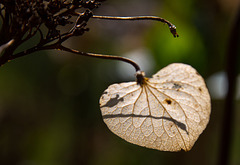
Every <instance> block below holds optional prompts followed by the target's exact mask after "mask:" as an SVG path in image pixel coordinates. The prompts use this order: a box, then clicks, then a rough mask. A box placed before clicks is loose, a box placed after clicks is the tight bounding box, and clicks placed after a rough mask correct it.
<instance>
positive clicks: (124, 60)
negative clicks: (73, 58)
mask: <svg viewBox="0 0 240 165" xmlns="http://www.w3.org/2000/svg"><path fill="white" fill-rule="evenodd" d="M53 48H54V49H57V50H62V51H66V52H70V53H74V54H78V55H81V56H88V57H95V58H101V59H110V60H118V61H123V62H126V63H129V64H131V65H132V66H133V67H134V68H135V70H136V72H138V71H141V69H140V67H139V65H138V64H137V63H136V62H134V61H132V60H130V59H129V58H126V57H121V56H112V55H103V54H95V53H85V52H80V51H78V50H75V49H70V48H67V47H65V46H62V45H58V46H57V47H53ZM46 49H52V48H51V47H49V48H46Z"/></svg>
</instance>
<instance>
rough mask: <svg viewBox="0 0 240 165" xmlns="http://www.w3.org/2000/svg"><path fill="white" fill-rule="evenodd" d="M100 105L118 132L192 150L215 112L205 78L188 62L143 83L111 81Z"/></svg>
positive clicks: (153, 144)
mask: <svg viewBox="0 0 240 165" xmlns="http://www.w3.org/2000/svg"><path fill="white" fill-rule="evenodd" d="M100 108H101V112H102V116H103V119H104V122H105V123H106V124H107V126H108V128H109V129H110V130H111V131H112V132H113V133H115V134H117V135H118V136H120V137H121V138H123V139H125V140H126V141H128V142H130V143H134V144H137V145H140V146H144V147H147V148H153V149H158V150H162V151H179V150H181V149H183V150H185V151H189V150H190V149H191V148H192V146H193V145H194V143H195V142H196V140H197V139H198V137H199V135H200V134H201V133H202V131H203V130H204V129H205V128H206V126H207V123H208V121H209V117H210V111H211V106H210V96H209V93H208V90H207V88H206V85H205V82H204V80H203V78H202V77H201V76H200V75H199V74H198V73H197V71H196V70H195V69H194V68H192V67H191V66H189V65H185V64H171V65H169V66H167V67H165V68H163V69H162V70H160V71H159V72H158V73H157V74H155V75H153V78H149V79H148V78H144V80H143V82H142V84H139V83H137V82H127V83H121V84H113V85H111V86H109V87H108V89H106V90H105V92H104V93H103V95H102V96H101V98H100Z"/></svg>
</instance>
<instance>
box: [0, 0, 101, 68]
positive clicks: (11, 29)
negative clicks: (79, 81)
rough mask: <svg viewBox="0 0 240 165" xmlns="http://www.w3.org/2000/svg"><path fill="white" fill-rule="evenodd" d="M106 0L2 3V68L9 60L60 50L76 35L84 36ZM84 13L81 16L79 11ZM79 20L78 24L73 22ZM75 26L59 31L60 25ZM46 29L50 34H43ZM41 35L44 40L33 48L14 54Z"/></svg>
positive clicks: (15, 0)
mask: <svg viewBox="0 0 240 165" xmlns="http://www.w3.org/2000/svg"><path fill="white" fill-rule="evenodd" d="M102 1H103V0H36V1H26V0H5V1H0V17H1V30H0V36H1V40H0V66H1V65H3V64H4V63H6V62H7V61H9V60H12V59H15V58H17V57H21V56H24V55H27V54H30V53H33V52H35V51H39V50H45V49H50V48H51V49H53V48H54V49H56V48H57V45H61V43H62V42H64V41H66V40H67V39H69V38H70V37H72V36H79V35H82V34H83V33H84V32H85V31H88V28H86V25H87V22H88V20H89V18H90V17H91V16H92V10H93V9H95V8H97V7H99V5H100V3H101V2H102ZM79 9H80V10H81V13H78V12H77V10H79ZM73 17H75V19H74V20H75V22H72V21H71V20H70V19H71V18H73ZM67 24H73V26H72V28H71V29H70V30H69V31H68V32H61V31H60V30H58V27H59V26H65V25H67ZM43 26H45V27H46V29H47V32H46V33H45V32H42V30H41V29H42V27H43ZM38 33H39V34H40V36H41V37H40V40H39V42H38V43H36V45H35V46H34V47H32V48H29V49H27V50H25V51H22V52H18V53H16V54H14V52H15V50H16V49H17V48H18V47H19V46H20V45H21V44H23V43H24V42H25V41H27V40H29V39H30V38H33V37H34V36H36V34H38Z"/></svg>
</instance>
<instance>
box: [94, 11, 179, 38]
mask: <svg viewBox="0 0 240 165" xmlns="http://www.w3.org/2000/svg"><path fill="white" fill-rule="evenodd" d="M92 18H98V19H108V20H132V21H134V20H153V21H160V22H162V23H165V24H167V25H168V27H169V29H170V31H171V33H172V34H173V36H174V37H179V35H178V34H177V31H176V26H175V25H173V24H172V23H171V22H169V21H168V20H166V19H164V18H161V17H157V16H130V17H129V16H127V17H119V16H101V15H93V16H92Z"/></svg>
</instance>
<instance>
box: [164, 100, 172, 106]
mask: <svg viewBox="0 0 240 165" xmlns="http://www.w3.org/2000/svg"><path fill="white" fill-rule="evenodd" d="M164 101H165V102H166V103H167V104H169V105H170V104H172V100H170V99H165V100H164Z"/></svg>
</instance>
